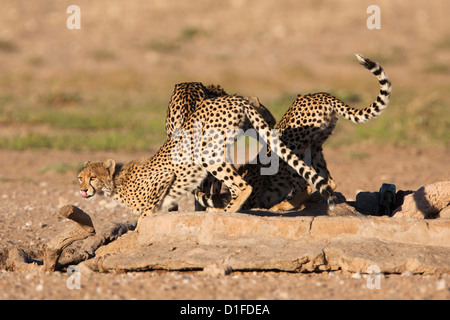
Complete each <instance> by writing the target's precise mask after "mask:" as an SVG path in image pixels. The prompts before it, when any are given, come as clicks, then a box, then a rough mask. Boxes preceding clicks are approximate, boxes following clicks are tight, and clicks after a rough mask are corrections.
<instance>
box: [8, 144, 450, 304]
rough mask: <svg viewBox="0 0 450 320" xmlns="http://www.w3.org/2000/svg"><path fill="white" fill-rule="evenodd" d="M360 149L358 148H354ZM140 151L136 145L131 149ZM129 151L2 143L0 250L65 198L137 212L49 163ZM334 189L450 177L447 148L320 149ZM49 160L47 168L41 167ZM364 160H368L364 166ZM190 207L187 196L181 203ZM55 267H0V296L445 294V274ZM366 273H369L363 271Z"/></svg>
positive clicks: (36, 234) (88, 207) (101, 209)
mask: <svg viewBox="0 0 450 320" xmlns="http://www.w3.org/2000/svg"><path fill="white" fill-rule="evenodd" d="M355 154H358V156H355ZM140 156H144V154H142V155H134V158H138V157H140ZM107 157H115V158H116V159H117V160H118V161H119V160H120V161H124V160H128V159H131V158H132V157H130V155H127V154H119V155H117V154H114V155H111V154H108V153H106V152H97V153H94V154H93V153H87V152H80V153H78V152H77V153H75V152H69V151H65V152H61V151H46V152H43V151H25V152H13V151H0V168H1V171H0V174H1V178H0V197H1V201H2V206H1V208H0V223H1V226H2V228H1V230H0V253H2V252H3V256H2V259H3V262H4V259H5V251H6V249H8V248H11V247H12V246H21V247H24V248H31V249H35V248H37V247H39V246H40V245H42V244H44V243H46V242H47V241H48V240H50V239H51V238H52V237H54V236H55V235H56V234H57V233H58V232H60V231H61V230H63V229H64V228H65V227H66V226H67V225H68V223H69V222H66V221H63V219H62V218H60V217H58V216H57V214H56V213H57V210H58V208H59V207H60V206H62V205H65V204H74V205H77V206H79V207H80V208H82V209H83V210H84V211H86V212H88V213H89V214H90V215H91V217H92V219H93V222H94V225H95V226H100V225H101V224H103V223H105V222H106V221H109V220H113V221H123V220H128V219H131V218H133V217H134V215H133V214H132V213H131V212H130V211H129V210H128V209H127V208H124V207H122V206H120V205H117V204H116V203H115V202H113V201H112V200H110V199H107V198H104V197H102V196H98V197H94V198H93V199H90V200H84V199H82V198H81V197H80V196H79V193H78V185H77V181H76V170H74V169H72V170H68V171H67V172H63V173H58V172H56V170H55V169H54V168H55V164H61V163H66V164H77V163H82V162H83V161H85V160H87V159H91V160H93V159H99V160H100V159H105V158H107ZM325 157H326V159H327V160H328V163H329V169H330V172H331V173H332V175H333V177H334V179H335V181H336V182H337V184H338V191H340V192H342V193H343V194H344V195H345V196H346V198H347V200H352V199H354V198H355V196H356V193H357V192H358V191H359V190H364V191H377V190H378V189H379V187H380V186H381V184H382V183H384V182H388V183H394V184H395V185H396V186H397V188H398V189H402V190H415V189H417V188H419V187H420V186H422V185H424V184H427V183H431V182H436V181H440V180H444V179H448V178H449V172H448V166H447V165H446V164H448V163H449V161H450V154H449V152H448V151H446V150H445V149H437V148H433V149H415V148H392V147H378V148H375V147H367V146H353V147H341V148H329V149H326V150H325ZM48 168H50V169H48ZM368 168H370V170H369V169H368ZM192 209H193V200H192V198H191V197H188V198H187V199H186V200H184V201H183V202H182V203H181V204H180V210H181V211H190V210H192ZM68 279H69V278H68V275H67V274H62V273H58V272H57V273H51V274H43V273H19V272H8V271H5V270H2V271H0V298H1V299H134V298H135V299H449V298H450V291H449V288H450V278H449V275H410V274H403V275H386V276H383V277H382V278H381V279H380V283H381V289H374V290H370V289H368V288H367V282H368V279H367V276H365V275H360V274H353V275H352V274H343V273H340V272H335V273H324V274H288V273H275V272H258V273H256V272H254V273H252V272H249V273H232V274H231V275H229V276H221V277H214V276H211V275H208V274H204V273H202V272H161V271H159V272H145V273H129V274H118V275H114V274H91V275H83V274H81V277H80V283H81V288H80V289H74V290H69V289H68V288H67V281H68ZM369 280H370V279H369Z"/></svg>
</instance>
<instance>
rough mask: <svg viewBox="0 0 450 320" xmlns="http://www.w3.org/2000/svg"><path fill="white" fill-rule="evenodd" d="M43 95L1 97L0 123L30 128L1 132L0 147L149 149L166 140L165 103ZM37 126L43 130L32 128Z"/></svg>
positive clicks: (16, 148)
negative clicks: (12, 132) (18, 131)
mask: <svg viewBox="0 0 450 320" xmlns="http://www.w3.org/2000/svg"><path fill="white" fill-rule="evenodd" d="M55 96H57V97H59V98H56V99H55V98H54V97H55ZM62 96H63V97H66V95H62ZM45 97H47V98H45V99H42V98H41V97H38V98H37V99H29V100H26V99H21V98H17V97H11V96H4V97H0V125H1V124H2V123H3V124H9V125H12V127H14V125H18V124H21V125H25V126H26V127H28V128H29V130H27V133H20V134H19V133H18V134H12V135H11V134H8V135H4V136H0V148H4V149H14V150H24V149H39V148H48V149H60V150H129V151H133V150H150V149H154V148H155V147H157V146H158V145H161V144H162V143H163V142H164V140H165V128H164V121H165V112H166V104H159V103H157V102H155V101H146V100H142V99H141V98H135V99H127V98H121V97H90V98H85V97H81V96H78V95H73V96H72V95H69V97H72V98H70V99H61V98H60V97H61V94H47V95H45ZM48 97H51V98H48ZM33 100H37V101H38V103H37V104H36V105H35V104H33ZM55 101H58V102H57V103H56V102H55ZM42 126H44V128H45V130H33V128H38V127H41V128H42Z"/></svg>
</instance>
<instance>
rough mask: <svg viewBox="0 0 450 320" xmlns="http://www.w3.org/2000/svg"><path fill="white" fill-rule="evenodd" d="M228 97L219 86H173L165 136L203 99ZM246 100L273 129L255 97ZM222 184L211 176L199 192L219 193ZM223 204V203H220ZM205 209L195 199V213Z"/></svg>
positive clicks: (168, 135) (262, 107)
mask: <svg viewBox="0 0 450 320" xmlns="http://www.w3.org/2000/svg"><path fill="white" fill-rule="evenodd" d="M226 95H228V94H227V93H226V92H225V90H224V89H223V88H222V86H220V85H209V86H204V85H203V83H201V82H183V83H178V84H176V85H175V87H174V90H173V93H172V96H171V98H170V101H169V106H168V108H167V117H166V134H167V138H168V139H170V137H171V136H172V133H173V131H174V130H176V129H178V128H181V126H182V125H183V123H184V122H185V121H186V120H187V119H188V118H189V116H190V115H191V114H192V113H193V112H194V111H195V109H196V108H197V106H199V105H200V104H201V102H202V101H203V100H204V99H208V98H214V97H220V96H226ZM247 100H248V101H249V102H250V103H251V104H252V105H253V107H255V109H256V110H257V111H258V112H259V113H260V114H261V115H262V117H263V118H264V120H265V121H266V122H267V123H268V124H269V126H270V128H273V127H274V126H275V124H276V120H275V117H274V116H273V115H272V114H271V113H270V111H269V110H268V109H267V108H266V107H265V106H264V105H262V104H261V103H260V101H259V99H258V98H257V97H254V96H251V97H248V98H247ZM248 128H251V124H250V123H246V124H245V125H244V128H243V130H247V129H248ZM221 187H222V184H221V183H220V181H218V180H217V179H215V178H214V177H213V176H212V175H211V174H208V177H207V178H206V179H204V180H203V182H202V184H201V186H200V187H199V189H198V190H199V191H200V192H202V193H205V194H207V195H210V194H217V193H219V192H220V190H221ZM221 203H222V204H223V202H221ZM205 209H206V208H205V207H204V206H202V205H200V203H199V202H198V201H197V199H195V211H204V210H205Z"/></svg>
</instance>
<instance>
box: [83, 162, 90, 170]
mask: <svg viewBox="0 0 450 320" xmlns="http://www.w3.org/2000/svg"><path fill="white" fill-rule="evenodd" d="M89 163H91V162H90V161H86V162H85V163H84V165H83V168H84V167H86V166H87V165H88V164H89Z"/></svg>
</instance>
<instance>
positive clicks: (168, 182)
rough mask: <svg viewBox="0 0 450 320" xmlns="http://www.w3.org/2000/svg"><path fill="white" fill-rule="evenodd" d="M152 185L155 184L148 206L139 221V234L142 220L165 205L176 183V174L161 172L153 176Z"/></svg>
mask: <svg viewBox="0 0 450 320" xmlns="http://www.w3.org/2000/svg"><path fill="white" fill-rule="evenodd" d="M152 180H153V181H150V183H153V185H151V187H153V189H150V194H149V195H148V200H147V205H146V207H145V210H144V211H143V212H142V213H141V214H140V215H139V219H138V222H137V225H136V231H137V232H139V229H140V226H141V223H142V220H143V219H144V218H145V217H146V216H149V215H152V214H154V213H156V212H157V211H158V210H159V209H160V208H161V206H162V205H163V202H164V200H165V199H164V198H165V197H166V195H167V193H168V192H169V190H170V187H171V186H172V185H173V182H174V181H175V174H174V173H172V172H160V173H158V174H154V175H153V176H152Z"/></svg>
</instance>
